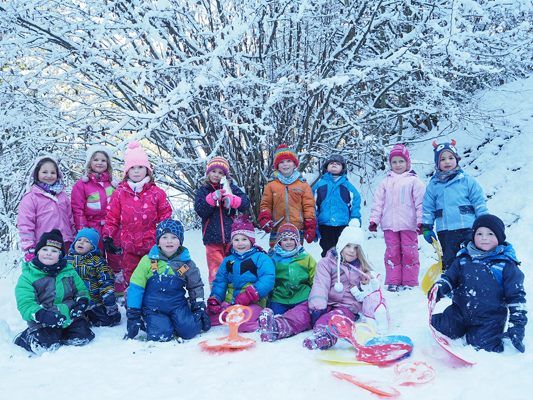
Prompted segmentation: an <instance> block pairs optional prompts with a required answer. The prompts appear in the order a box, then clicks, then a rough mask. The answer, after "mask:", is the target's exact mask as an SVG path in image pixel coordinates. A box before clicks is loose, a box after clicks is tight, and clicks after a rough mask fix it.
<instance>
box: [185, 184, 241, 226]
mask: <svg viewBox="0 0 533 400" xmlns="http://www.w3.org/2000/svg"><path fill="white" fill-rule="evenodd" d="M207 195H208V190H207V187H205V186H201V187H200V188H199V189H198V190H197V191H196V195H195V196H194V211H196V214H198V216H199V217H200V218H209V217H210V216H211V215H212V214H213V212H214V211H215V208H216V207H213V206H212V205H210V204H209V203H208V202H207V201H206V200H205V198H206V196H207ZM241 204H242V203H241Z"/></svg>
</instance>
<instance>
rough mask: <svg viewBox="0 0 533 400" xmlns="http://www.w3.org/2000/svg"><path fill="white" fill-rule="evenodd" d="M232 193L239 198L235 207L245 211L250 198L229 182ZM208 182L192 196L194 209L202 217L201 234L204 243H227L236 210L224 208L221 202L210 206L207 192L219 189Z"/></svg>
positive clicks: (248, 205)
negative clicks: (237, 205)
mask: <svg viewBox="0 0 533 400" xmlns="http://www.w3.org/2000/svg"><path fill="white" fill-rule="evenodd" d="M230 187H231V191H232V192H233V195H235V196H238V197H240V198H241V205H240V206H239V208H238V209H237V210H238V211H240V212H246V210H248V208H249V207H250V199H249V198H248V196H247V195H246V193H244V192H243V191H242V190H241V189H240V188H239V187H238V186H237V185H234V184H233V183H230ZM220 188H221V187H220V186H218V185H217V186H215V185H212V184H210V183H208V184H205V185H203V186H201V187H200V188H199V189H198V190H197V191H196V195H195V197H194V210H195V211H196V213H197V214H198V215H199V216H200V218H202V234H203V242H204V244H219V243H229V242H230V241H231V240H230V237H231V224H232V223H233V217H235V214H236V213H237V210H236V209H234V208H232V209H230V210H228V209H226V208H224V206H223V205H222V202H220V203H221V204H220V205H219V206H215V207H213V206H211V205H210V204H209V203H208V202H207V201H206V200H205V198H206V197H207V195H208V194H209V193H213V192H214V191H215V190H217V189H220Z"/></svg>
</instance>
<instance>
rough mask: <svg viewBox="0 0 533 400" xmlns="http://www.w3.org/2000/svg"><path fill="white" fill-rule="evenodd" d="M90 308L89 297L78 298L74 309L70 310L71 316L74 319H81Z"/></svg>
mask: <svg viewBox="0 0 533 400" xmlns="http://www.w3.org/2000/svg"><path fill="white" fill-rule="evenodd" d="M88 306H89V299H88V298H87V297H78V299H77V300H76V303H74V307H72V308H71V309H70V316H71V317H72V318H79V317H81V316H82V315H83V313H84V312H85V310H86V309H87V307H88Z"/></svg>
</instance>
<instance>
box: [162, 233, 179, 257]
mask: <svg viewBox="0 0 533 400" xmlns="http://www.w3.org/2000/svg"><path fill="white" fill-rule="evenodd" d="M180 246H181V243H180V240H179V238H178V237H177V236H176V235H174V234H172V233H170V232H167V233H165V234H164V235H163V236H161V238H160V239H159V248H160V249H161V251H162V252H163V254H164V255H165V256H167V257H170V256H171V255H173V254H174V253H176V251H178V249H179V247H180Z"/></svg>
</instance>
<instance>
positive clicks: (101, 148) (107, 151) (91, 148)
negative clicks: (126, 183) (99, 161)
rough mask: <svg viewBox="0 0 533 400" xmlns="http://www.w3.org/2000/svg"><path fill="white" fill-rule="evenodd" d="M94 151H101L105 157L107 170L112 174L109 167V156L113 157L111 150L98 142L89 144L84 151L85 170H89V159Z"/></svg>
mask: <svg viewBox="0 0 533 400" xmlns="http://www.w3.org/2000/svg"><path fill="white" fill-rule="evenodd" d="M95 153H103V154H105V155H106V157H107V172H109V173H110V174H111V175H112V174H113V169H112V167H111V157H113V151H112V150H111V149H108V148H107V147H104V146H102V145H99V144H94V145H92V146H89V148H88V149H87V151H86V152H85V170H86V171H87V172H91V160H92V159H93V156H94V154H95Z"/></svg>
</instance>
